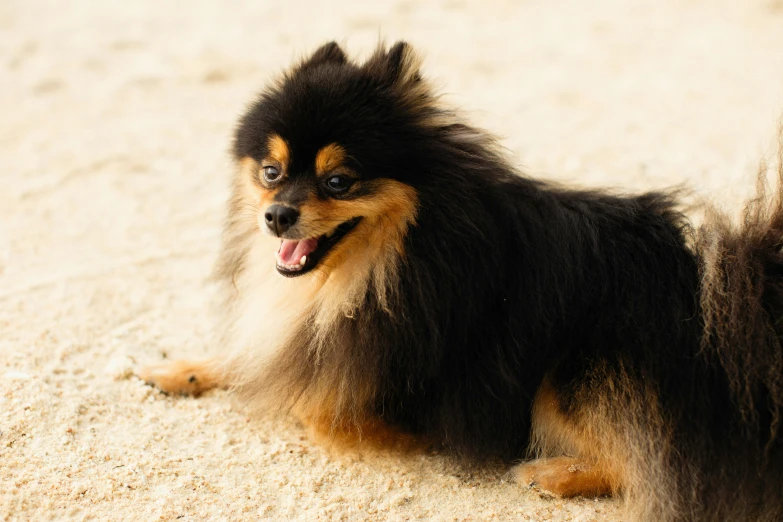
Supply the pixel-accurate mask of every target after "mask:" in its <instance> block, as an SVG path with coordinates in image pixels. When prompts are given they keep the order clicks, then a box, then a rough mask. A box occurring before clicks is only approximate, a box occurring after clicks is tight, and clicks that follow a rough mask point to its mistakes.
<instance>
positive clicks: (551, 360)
mask: <svg viewBox="0 0 783 522" xmlns="http://www.w3.org/2000/svg"><path fill="white" fill-rule="evenodd" d="M234 154H235V157H236V160H237V163H238V170H237V174H236V177H235V180H234V188H233V198H232V201H231V205H230V209H229V215H228V222H227V225H226V231H225V244H224V250H223V254H222V257H221V259H220V263H219V275H220V277H221V279H222V281H223V282H224V283H225V288H226V294H227V296H228V298H227V302H226V305H225V308H226V312H227V324H226V325H225V332H226V333H225V353H222V354H221V355H220V357H219V362H216V361H210V362H203V363H187V362H173V363H166V364H163V365H160V366H157V367H151V368H148V369H147V370H145V371H144V372H142V377H143V378H145V379H146V380H148V381H149V382H151V383H153V384H155V385H157V386H158V387H160V388H161V389H163V390H165V391H169V392H175V393H190V394H193V395H198V394H199V393H201V392H202V391H204V390H206V389H208V388H211V387H213V386H218V385H227V386H231V387H233V388H235V389H237V390H238V391H239V392H240V393H242V394H244V395H245V396H247V397H251V398H254V399H259V400H261V401H267V402H269V403H271V404H274V405H277V406H279V405H283V406H284V407H285V408H287V409H290V410H293V411H294V412H295V413H296V414H297V415H299V417H300V418H301V419H302V420H303V421H304V422H305V423H307V424H309V425H310V426H311V427H313V428H314V430H315V431H319V432H321V433H324V434H326V435H327V437H328V438H329V439H330V440H349V439H350V438H351V437H355V439H356V440H358V441H359V442H360V443H367V444H371V443H376V444H382V445H383V444H387V445H395V444H397V443H398V442H399V441H401V440H407V439H411V438H412V439H414V440H424V441H428V443H432V444H437V445H439V446H440V447H442V448H444V449H445V450H447V451H450V452H452V453H453V454H454V455H456V456H458V457H460V458H464V459H465V460H466V461H470V462H483V461H487V460H499V459H500V460H504V461H506V462H508V463H509V464H511V463H518V462H520V461H521V460H522V459H525V458H535V460H530V461H528V462H524V463H522V464H518V465H517V466H516V467H515V468H514V469H513V473H514V474H515V476H516V477H517V478H518V479H519V480H520V481H521V482H522V483H524V484H536V485H537V486H538V487H540V488H542V489H545V490H548V491H550V492H552V493H555V494H559V495H563V496H574V495H602V494H615V493H616V494H622V495H624V496H625V498H626V499H627V505H628V509H629V512H628V516H629V518H631V519H634V520H640V519H643V520H656V521H657V520H783V444H781V443H782V442H783V435H782V434H781V427H780V423H781V407H782V406H783V349H781V335H783V325H782V324H781V322H780V320H781V318H782V317H783V256H782V255H781V245H783V206H781V199H780V197H779V195H778V194H775V195H773V196H771V197H766V196H765V194H764V193H763V190H762V193H761V194H760V195H759V197H758V198H757V199H756V200H754V201H753V202H751V203H749V204H748V205H747V207H746V209H745V213H744V217H745V221H744V223H743V224H741V225H740V226H737V227H734V226H732V225H730V224H729V223H728V221H727V220H726V219H725V218H721V217H719V216H715V215H713V216H712V217H711V218H709V219H708V220H707V224H706V225H703V226H702V227H701V228H699V229H697V230H694V229H692V228H691V227H690V225H689V224H688V222H687V221H686V219H685V218H684V216H683V215H682V214H681V213H680V211H679V210H678V208H677V206H676V202H675V201H674V199H673V196H672V195H670V194H666V193H657V192H655V193H647V194H642V195H639V196H617V195H611V194H608V193H605V192H597V191H593V192H588V191H575V190H566V189H562V188H556V187H553V186H550V185H547V184H546V183H542V182H540V181H535V180H531V179H529V178H527V177H524V176H520V175H519V174H518V173H517V172H516V171H515V170H514V168H512V167H511V166H510V165H509V164H508V163H507V162H506V160H505V159H504V158H503V157H502V155H501V154H500V153H499V152H498V150H497V148H496V147H495V146H494V144H493V142H492V140H491V138H489V137H488V136H487V135H485V134H484V133H482V132H479V131H477V130H476V129H474V128H472V127H469V126H467V125H465V124H464V123H461V122H459V121H458V120H457V119H456V117H455V115H454V113H453V112H451V111H449V110H448V109H445V108H443V107H441V106H440V105H439V103H438V102H437V97H436V96H435V95H434V94H433V93H432V92H431V91H430V89H429V88H428V86H427V83H426V82H425V81H424V80H423V79H422V77H421V74H420V70H419V65H418V63H417V61H416V60H415V58H414V55H413V54H412V52H411V49H410V47H409V46H408V45H407V44H405V43H397V44H396V45H394V46H392V47H391V48H389V49H383V48H382V49H379V50H378V51H376V52H375V54H374V55H373V56H372V57H371V58H369V60H367V61H366V62H365V63H361V64H359V63H354V62H352V61H350V60H349V59H347V58H346V56H345V54H344V53H343V51H342V50H341V49H340V47H339V46H338V45H337V44H334V43H330V44H327V45H325V46H323V47H321V48H320V49H318V50H317V51H316V52H315V53H314V54H313V55H312V56H311V57H309V58H308V59H307V60H305V61H303V62H302V63H300V64H299V65H297V66H295V67H294V68H293V69H292V70H291V71H290V72H288V73H287V74H285V75H284V76H283V77H282V79H280V80H279V81H278V82H277V83H275V84H274V85H272V86H271V87H269V88H268V89H267V90H266V91H264V93H263V94H262V95H261V96H260V98H259V99H258V100H257V101H256V102H255V103H254V104H253V105H252V107H251V108H250V109H249V110H248V112H247V113H246V114H245V115H244V117H243V118H242V120H241V122H240V124H239V126H238V128H237V131H236V138H235V142H234ZM781 174H783V172H781Z"/></svg>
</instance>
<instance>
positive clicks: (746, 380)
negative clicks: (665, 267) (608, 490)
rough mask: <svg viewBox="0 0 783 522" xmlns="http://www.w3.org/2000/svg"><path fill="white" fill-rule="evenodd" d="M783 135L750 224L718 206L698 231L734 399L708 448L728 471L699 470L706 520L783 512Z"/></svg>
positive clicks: (704, 278) (716, 334)
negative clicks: (720, 430)
mask: <svg viewBox="0 0 783 522" xmlns="http://www.w3.org/2000/svg"><path fill="white" fill-rule="evenodd" d="M778 142H779V143H778V154H777V158H776V159H777V165H775V168H770V167H769V166H768V165H766V164H763V165H762V166H761V168H760V170H759V175H758V182H757V194H756V197H755V198H754V199H752V200H751V201H749V202H748V203H747V204H746V205H745V207H744V209H743V212H742V215H741V220H740V222H739V223H735V222H733V221H732V220H731V219H730V218H729V217H727V216H726V215H725V214H723V213H720V212H718V211H715V210H712V211H710V212H709V213H708V215H707V219H706V220H705V223H704V225H702V226H701V227H700V229H699V230H698V231H697V233H696V247H697V253H698V255H699V258H700V263H701V264H700V269H701V295H700V301H701V303H700V304H701V313H702V317H703V323H704V335H703V339H702V350H701V355H702V356H703V357H704V358H705V361H706V364H707V365H708V367H709V368H713V369H714V372H715V373H714V375H715V380H716V382H717V386H719V387H723V388H726V387H728V392H729V393H728V396H730V397H731V399H730V401H729V402H730V404H713V405H712V408H715V409H722V410H724V412H721V413H720V415H725V416H728V417H729V420H728V421H727V423H726V424H725V426H726V427H727V428H728V429H727V430H726V431H727V432H726V433H720V434H714V433H711V434H709V436H710V438H712V439H713V440H717V442H716V443H715V445H714V446H712V447H713V448H714V450H715V451H716V452H717V453H718V454H716V455H704V456H703V457H704V462H709V463H711V464H709V465H710V466H711V470H710V471H711V473H710V475H712V476H713V477H714V476H715V475H719V476H717V477H715V478H714V479H712V478H706V476H702V477H698V479H699V481H700V482H702V487H701V488H700V489H701V490H702V492H708V493H704V494H706V495H707V496H708V497H710V498H709V499H708V502H709V504H711V505H710V506H705V508H706V510H707V511H706V512H705V513H703V514H702V515H701V516H700V518H702V519H705V520H720V519H722V520H783V498H782V497H783V495H781V491H783V469H782V468H783V430H781V417H782V416H783V252H781V250H783V128H781V132H780V133H779V134H778ZM773 174H775V176H773ZM770 178H774V179H770ZM721 426H724V424H721ZM737 448H740V449H739V450H738V449H737ZM716 472H717V473H716ZM700 496H702V498H701V499H698V500H701V501H704V500H707V499H704V498H703V495H700Z"/></svg>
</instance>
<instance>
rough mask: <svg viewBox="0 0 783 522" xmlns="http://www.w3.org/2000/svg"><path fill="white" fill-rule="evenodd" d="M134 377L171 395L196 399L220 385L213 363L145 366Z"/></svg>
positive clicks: (185, 362) (180, 362)
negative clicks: (136, 376)
mask: <svg viewBox="0 0 783 522" xmlns="http://www.w3.org/2000/svg"><path fill="white" fill-rule="evenodd" d="M136 375H138V376H139V378H140V379H142V380H143V381H145V382H146V383H147V384H149V385H151V386H154V387H156V388H158V389H159V390H160V391H162V392H165V393H169V394H172V395H191V396H193V397H198V396H199V395H201V394H202V393H204V392H205V391H207V390H211V389H212V388H216V387H219V386H221V385H222V384H221V382H220V378H219V376H220V373H219V372H218V371H217V369H216V365H215V363H214V361H197V362H194V361H181V360H180V361H167V362H164V363H160V364H153V365H150V366H145V367H143V368H141V369H140V370H138V371H137V372H136Z"/></svg>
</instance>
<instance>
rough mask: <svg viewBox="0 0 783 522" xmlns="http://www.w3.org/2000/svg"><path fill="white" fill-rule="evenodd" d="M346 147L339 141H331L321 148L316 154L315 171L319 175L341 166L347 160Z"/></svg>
mask: <svg viewBox="0 0 783 522" xmlns="http://www.w3.org/2000/svg"><path fill="white" fill-rule="evenodd" d="M345 158H346V154H345V149H344V148H342V147H341V146H340V145H338V144H337V143H330V144H329V145H327V146H326V147H323V148H321V150H319V151H318V154H317V155H316V156H315V172H316V174H318V175H319V176H322V175H324V174H328V173H330V172H333V171H334V170H336V169H338V168H340V167H341V166H342V165H343V162H344V161H345Z"/></svg>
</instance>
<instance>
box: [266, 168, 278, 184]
mask: <svg viewBox="0 0 783 522" xmlns="http://www.w3.org/2000/svg"><path fill="white" fill-rule="evenodd" d="M279 177H280V171H279V170H277V168H276V167H272V166H268V167H264V179H265V180H266V181H275V180H277V178H279Z"/></svg>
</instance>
